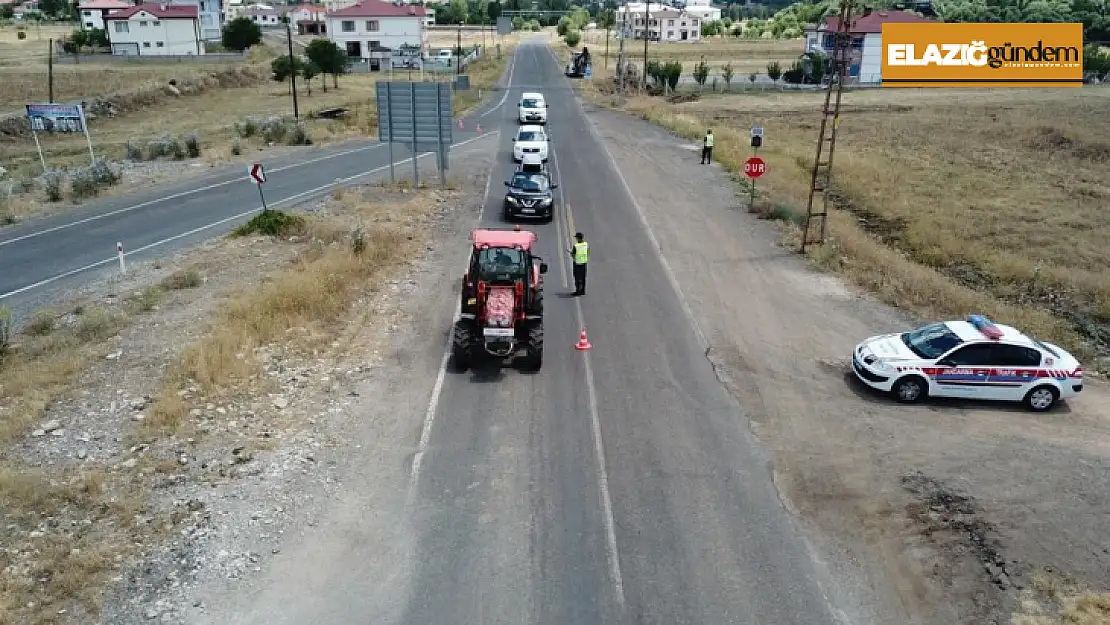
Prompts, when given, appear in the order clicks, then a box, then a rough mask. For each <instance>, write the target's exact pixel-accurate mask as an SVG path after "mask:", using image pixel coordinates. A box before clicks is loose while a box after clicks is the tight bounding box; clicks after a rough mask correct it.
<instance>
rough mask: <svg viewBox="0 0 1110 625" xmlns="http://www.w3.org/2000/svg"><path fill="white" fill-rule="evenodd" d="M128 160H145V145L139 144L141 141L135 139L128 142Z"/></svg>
mask: <svg viewBox="0 0 1110 625" xmlns="http://www.w3.org/2000/svg"><path fill="white" fill-rule="evenodd" d="M127 160H129V161H141V160H143V146H141V145H139V142H138V141H135V140H134V139H132V140H129V141H128V142H127Z"/></svg>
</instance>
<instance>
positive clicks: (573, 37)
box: [563, 29, 582, 48]
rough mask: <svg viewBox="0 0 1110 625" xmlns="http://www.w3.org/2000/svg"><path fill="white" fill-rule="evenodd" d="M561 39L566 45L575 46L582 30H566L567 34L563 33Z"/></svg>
mask: <svg viewBox="0 0 1110 625" xmlns="http://www.w3.org/2000/svg"><path fill="white" fill-rule="evenodd" d="M563 41H566V42H567V45H568V46H570V47H572V48H573V47H574V46H577V45H578V42H580V41H582V31H580V30H575V29H571V30H568V31H567V34H566V35H563Z"/></svg>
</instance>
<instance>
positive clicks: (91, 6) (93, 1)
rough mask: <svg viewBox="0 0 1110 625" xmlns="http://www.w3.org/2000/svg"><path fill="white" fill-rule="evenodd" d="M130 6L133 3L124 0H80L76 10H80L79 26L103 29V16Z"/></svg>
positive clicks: (88, 28) (89, 28)
mask: <svg viewBox="0 0 1110 625" xmlns="http://www.w3.org/2000/svg"><path fill="white" fill-rule="evenodd" d="M132 6H134V3H132V2H124V0H82V1H81V2H80V3H79V4H78V5H77V10H78V11H80V12H81V28H82V29H83V30H92V29H94V28H95V29H97V30H103V29H104V16H106V15H108V14H109V13H111V12H113V11H121V10H123V9H130V8H131V7H132Z"/></svg>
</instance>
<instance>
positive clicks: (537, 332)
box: [524, 322, 543, 371]
mask: <svg viewBox="0 0 1110 625" xmlns="http://www.w3.org/2000/svg"><path fill="white" fill-rule="evenodd" d="M524 358H525V367H526V368H527V369H528V370H529V371H539V370H540V368H541V367H543V322H539V323H537V324H535V325H533V326H532V327H531V328H529V329H528V347H527V348H526V349H525V356H524Z"/></svg>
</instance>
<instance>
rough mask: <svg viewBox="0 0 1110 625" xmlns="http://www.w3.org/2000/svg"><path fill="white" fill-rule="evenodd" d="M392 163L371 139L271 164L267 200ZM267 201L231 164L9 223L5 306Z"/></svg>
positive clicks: (21, 306) (203, 232) (400, 151)
mask: <svg viewBox="0 0 1110 625" xmlns="http://www.w3.org/2000/svg"><path fill="white" fill-rule="evenodd" d="M499 101H500V96H499V95H497V96H495V98H493V99H492V100H491V101H490V102H489V103H487V104H486V105H485V106H483V107H481V108H479V109H478V110H477V111H475V112H474V113H473V114H472V115H471V116H469V117H467V118H466V119H465V121H464V128H465V129H464V130H459V129H458V128H455V129H454V130H453V135H454V136H453V137H452V139H453V141H454V143H455V144H456V145H458V144H459V143H462V142H466V141H468V140H471V139H474V138H475V137H476V136H478V135H477V134H476V133H475V132H474V131H473V129H474V128H475V121H476V120H478V119H479V118H480V117H481V116H482V115H483V114H485V113H488V111H489V110H490V109H491V108H493V107H495V106H496V105H497V104H498V103H499ZM488 118H489V117H486V118H483V119H488ZM494 119H495V118H494ZM483 132H486V133H488V132H489V131H487V130H485V129H484V128H483ZM392 156H393V158H392V160H393V162H394V163H395V168H396V172H397V175H398V177H405V178H409V179H411V178H412V161H411V153H410V152H409V151H408V150H407V149H405V148H404V147H403V146H400V145H397V146H394V149H393V155H392ZM422 158H424V159H426V160H427V159H431V158H432V157H431V156H430V155H429V156H424V157H422ZM390 160H391V159H390V150H389V146H388V145H387V144H382V143H378V142H377V141H370V140H360V141H352V142H346V143H343V144H339V145H334V146H329V147H324V148H316V149H310V150H306V151H296V152H294V153H292V154H289V155H286V156H283V157H280V158H275V159H270V160H263V161H262V163H263V164H264V165H265V167H266V170H267V174H266V176H267V181H266V184H265V185H264V186H263V193H264V196H265V201H266V203H267V205H269V206H270V207H271V208H287V207H288V206H289V205H290V204H291V203H293V204H295V203H297V202H302V201H305V200H310V199H312V198H313V197H317V196H322V195H324V194H327V193H329V192H330V190H331V188H332V186H333V185H334V184H335V183H336V182H337V181H346V180H352V181H355V180H357V181H358V182H366V181H369V180H371V179H373V178H372V177H374V178H388V177H389V163H390ZM429 182H432V181H429ZM435 182H438V178H437V179H436V180H435ZM261 202H262V199H261V198H260V197H259V192H258V188H257V186H256V185H254V184H253V183H251V182H250V181H249V180H248V178H247V172H246V168H245V167H243V166H228V167H221V168H219V169H216V170H214V171H213V172H212V173H210V174H205V175H203V176H198V177H191V178H190V179H189V180H188V181H187V182H182V183H179V184H171V185H170V186H167V187H158V188H155V189H150V190H145V191H141V192H138V193H133V194H128V195H125V196H119V197H111V198H105V199H101V200H97V201H94V202H91V203H89V204H87V205H85V206H83V207H81V209H80V210H79V211H78V212H75V213H69V214H64V215H56V216H52V217H45V218H41V219H34V220H28V221H26V222H22V223H19V224H16V225H14V226H10V227H5V228H2V229H0V268H3V270H2V271H0V304H2V305H5V306H9V307H11V308H13V309H14V310H15V311H16V313H17V315H19V314H21V313H26V312H28V308H30V307H31V305H32V304H35V303H37V302H40V301H42V300H43V299H44V298H45V295H46V294H48V293H49V292H52V291H53V292H57V291H58V290H59V289H66V288H72V287H75V286H78V285H80V284H81V283H83V282H85V281H88V280H90V279H92V278H94V277H97V276H103V275H106V274H110V273H112V272H118V271H119V269H118V261H117V257H116V243H117V242H118V243H122V244H123V247H124V253H125V255H126V257H127V259H128V260H129V261H132V262H134V261H142V260H151V259H154V258H158V257H162V256H165V255H167V254H170V253H172V252H174V251H177V250H181V249H186V248H188V247H190V246H193V245H196V244H197V243H199V242H201V241H204V240H206V239H209V238H212V237H214V236H218V235H220V234H224V233H226V232H230V231H231V230H232V229H233V228H234V227H235V226H237V225H238V224H240V223H243V222H245V221H246V220H248V219H250V217H251V216H252V215H253V214H254V213H255V212H257V211H259V210H261V208H262V204H261Z"/></svg>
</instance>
